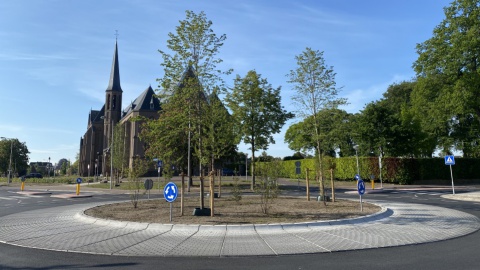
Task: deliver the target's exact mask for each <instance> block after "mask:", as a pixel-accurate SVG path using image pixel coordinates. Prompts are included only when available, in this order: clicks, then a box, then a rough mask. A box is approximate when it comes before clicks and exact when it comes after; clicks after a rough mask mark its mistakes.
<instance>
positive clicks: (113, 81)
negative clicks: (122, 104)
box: [107, 38, 123, 92]
mask: <svg viewBox="0 0 480 270" xmlns="http://www.w3.org/2000/svg"><path fill="white" fill-rule="evenodd" d="M107 91H119V92H123V91H122V87H121V86H120V70H119V68H118V46H117V39H116V38H115V52H114V53H113V62H112V71H111V73H110V82H109V83H108V87H107Z"/></svg>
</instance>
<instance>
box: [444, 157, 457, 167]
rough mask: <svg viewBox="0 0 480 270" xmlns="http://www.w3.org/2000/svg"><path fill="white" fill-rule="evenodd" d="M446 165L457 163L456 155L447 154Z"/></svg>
mask: <svg viewBox="0 0 480 270" xmlns="http://www.w3.org/2000/svg"><path fill="white" fill-rule="evenodd" d="M445 165H455V156H445Z"/></svg>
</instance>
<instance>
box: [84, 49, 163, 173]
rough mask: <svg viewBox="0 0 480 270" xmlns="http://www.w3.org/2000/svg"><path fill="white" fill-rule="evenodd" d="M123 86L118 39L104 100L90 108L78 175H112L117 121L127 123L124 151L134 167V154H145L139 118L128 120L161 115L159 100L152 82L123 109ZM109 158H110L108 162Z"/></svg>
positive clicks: (123, 124)
mask: <svg viewBox="0 0 480 270" xmlns="http://www.w3.org/2000/svg"><path fill="white" fill-rule="evenodd" d="M122 93H123V90H122V87H121V86H120V69H119V63H118V45H117V41H115V51H114V54H113V62H112V70H111V73H110V81H109V84H108V87H107V89H106V91H105V104H104V105H103V107H102V108H101V109H100V110H90V113H89V115H88V123H87V131H86V132H85V135H83V137H81V139H80V156H79V175H81V176H89V175H90V176H93V175H100V174H102V175H103V176H106V175H110V164H107V163H109V162H108V161H109V160H110V157H109V155H110V146H111V142H112V136H113V134H112V131H113V130H112V129H113V128H114V127H115V125H117V124H118V123H120V124H122V126H124V130H125V140H124V144H125V146H124V151H125V154H126V156H127V157H128V165H129V168H132V164H133V158H134V157H135V156H140V157H144V144H143V143H142V142H141V141H140V138H139V137H138V135H139V133H140V125H141V123H140V122H132V121H129V120H130V119H131V118H133V117H137V116H144V117H148V118H158V111H159V110H160V100H159V99H158V98H157V97H156V96H155V92H154V91H153V89H152V87H151V86H149V87H148V88H147V89H146V90H145V91H143V92H142V93H141V94H140V95H139V96H138V97H137V98H136V99H135V100H134V101H133V102H132V103H130V104H129V105H127V106H126V107H125V108H124V109H123V110H122ZM106 161H107V162H106Z"/></svg>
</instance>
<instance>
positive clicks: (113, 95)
mask: <svg viewBox="0 0 480 270" xmlns="http://www.w3.org/2000/svg"><path fill="white" fill-rule="evenodd" d="M122 93H123V90H122V87H121V86H120V68H119V64H118V32H117V31H116V33H115V51H114V53H113V61H112V70H111V72H110V81H109V83H108V87H107V90H106V91H105V115H104V119H103V121H104V148H107V147H108V146H109V145H110V142H111V136H112V135H111V134H112V128H113V127H114V125H115V124H116V123H118V122H119V121H120V119H121V117H122Z"/></svg>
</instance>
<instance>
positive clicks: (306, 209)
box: [85, 195, 381, 225]
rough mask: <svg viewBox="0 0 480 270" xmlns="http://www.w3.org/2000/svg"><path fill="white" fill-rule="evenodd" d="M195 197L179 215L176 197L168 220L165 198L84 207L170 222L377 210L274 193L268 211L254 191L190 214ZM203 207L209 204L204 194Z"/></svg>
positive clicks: (251, 220)
mask: <svg viewBox="0 0 480 270" xmlns="http://www.w3.org/2000/svg"><path fill="white" fill-rule="evenodd" d="M199 205H200V203H199V198H198V197H185V202H184V209H183V212H184V213H183V215H181V209H180V198H177V200H176V201H175V202H173V204H172V222H170V204H169V203H168V202H166V201H165V200H163V199H162V200H153V199H152V200H142V201H139V203H138V207H137V208H133V205H132V203H131V202H124V203H115V204H109V205H102V206H98V207H94V208H91V209H88V210H86V211H85V214H86V215H90V216H94V217H98V218H104V219H113V220H122V221H134V222H147V223H169V224H170V223H173V224H202V225H203V224H205V225H206V224H208V225H220V224H272V223H294V222H307V221H317V220H336V219H345V218H354V217H360V216H365V215H369V214H373V213H376V212H379V211H380V209H381V208H380V207H379V206H377V205H373V204H369V203H365V202H364V203H363V212H360V202H358V201H350V200H336V202H327V206H324V204H323V202H317V201H315V200H311V201H307V200H306V199H305V197H285V196H282V197H278V198H277V199H276V200H275V201H274V203H273V204H272V205H271V208H270V209H269V213H268V214H263V213H262V210H261V203H260V198H259V197H258V196H255V195H250V196H243V197H242V199H241V200H240V201H238V202H237V201H235V200H233V198H232V197H231V196H225V197H224V196H222V197H221V198H218V199H217V198H216V199H215V205H214V214H215V216H214V217H210V216H193V211H194V208H196V207H199ZM205 207H210V205H209V200H208V198H206V199H205Z"/></svg>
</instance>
